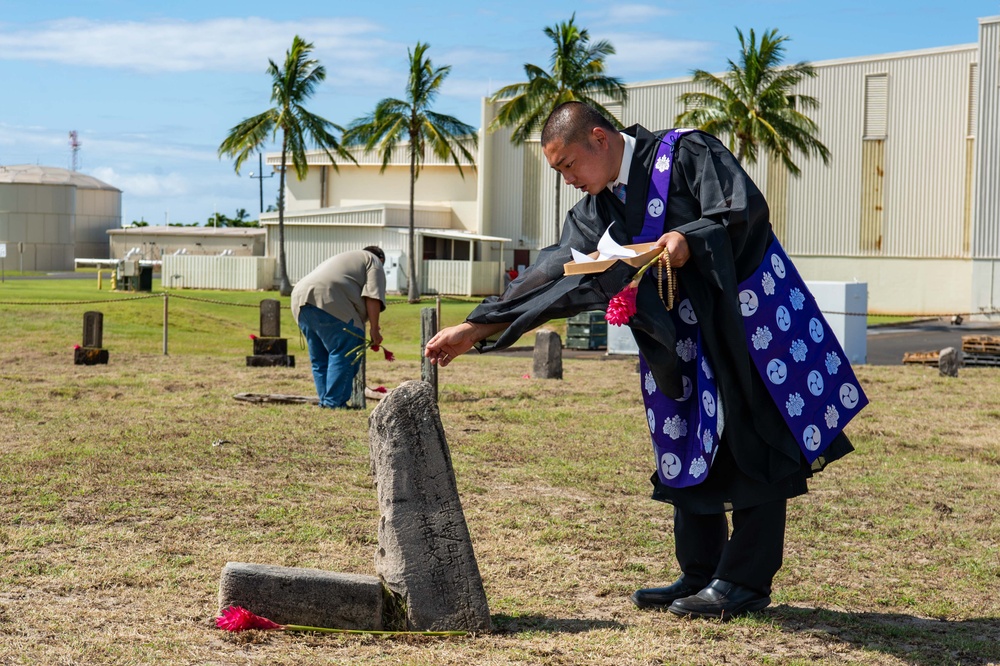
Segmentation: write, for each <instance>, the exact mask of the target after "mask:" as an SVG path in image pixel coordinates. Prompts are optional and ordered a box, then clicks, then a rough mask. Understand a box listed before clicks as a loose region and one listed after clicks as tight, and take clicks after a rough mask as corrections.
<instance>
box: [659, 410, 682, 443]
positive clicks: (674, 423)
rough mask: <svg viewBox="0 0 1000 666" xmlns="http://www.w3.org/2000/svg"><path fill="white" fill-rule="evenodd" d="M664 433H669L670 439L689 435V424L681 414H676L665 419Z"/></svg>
mask: <svg viewBox="0 0 1000 666" xmlns="http://www.w3.org/2000/svg"><path fill="white" fill-rule="evenodd" d="M663 434H664V435H669V436H670V439H680V438H681V437H687V434H688V424H687V421H686V420H684V419H682V418H681V415H680V414H675V415H674V416H673V417H672V418H668V419H664V420H663Z"/></svg>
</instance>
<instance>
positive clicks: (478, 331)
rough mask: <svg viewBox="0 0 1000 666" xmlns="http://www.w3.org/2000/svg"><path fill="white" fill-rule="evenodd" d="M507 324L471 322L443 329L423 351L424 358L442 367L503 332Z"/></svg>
mask: <svg viewBox="0 0 1000 666" xmlns="http://www.w3.org/2000/svg"><path fill="white" fill-rule="evenodd" d="M508 325H509V324H506V323H504V324H474V323H472V322H471V321H466V322H462V323H461V324H459V325H458V326H449V327H448V328H443V329H441V330H440V331H438V332H437V334H435V335H434V337H433V338H431V339H430V341H428V343H427V347H426V348H425V349H424V356H426V357H427V358H429V359H430V360H431V363H434V364H435V365H440V366H441V367H444V366H446V365H448V364H449V363H451V361H452V359H454V358H455V357H456V356H460V355H462V354H464V353H465V352H467V351H469V350H470V349H472V346H473V345H475V344H476V343H477V342H479V341H480V340H485V339H486V338H488V337H490V336H491V335H493V334H494V333H497V332H499V331H502V330H504V329H505V328H507V326H508Z"/></svg>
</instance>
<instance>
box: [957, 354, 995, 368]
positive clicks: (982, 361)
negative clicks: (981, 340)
mask: <svg viewBox="0 0 1000 666" xmlns="http://www.w3.org/2000/svg"><path fill="white" fill-rule="evenodd" d="M962 363H963V364H964V365H977V366H982V367H990V368H1000V353H997V354H983V353H979V352H972V353H969V352H966V353H965V354H964V358H963V359H962Z"/></svg>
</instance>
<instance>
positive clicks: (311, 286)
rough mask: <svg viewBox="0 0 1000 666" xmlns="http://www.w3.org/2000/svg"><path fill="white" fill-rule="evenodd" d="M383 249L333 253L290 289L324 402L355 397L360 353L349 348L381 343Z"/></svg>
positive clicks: (337, 402) (337, 403)
mask: <svg viewBox="0 0 1000 666" xmlns="http://www.w3.org/2000/svg"><path fill="white" fill-rule="evenodd" d="M384 262H385V254H384V253H383V252H382V250H381V248H378V247H375V246H370V247H366V248H365V249H363V250H352V251H350V252H342V253H340V254H337V255H334V256H332V257H330V258H329V259H327V260H326V261H324V262H323V263H321V264H320V265H319V266H317V267H316V268H314V269H313V270H312V272H311V273H309V274H308V275H306V276H305V277H304V278H302V279H301V280H299V281H298V283H297V284H296V285H295V288H294V289H292V315H293V316H294V317H295V322H296V323H297V324H298V325H299V328H300V329H302V333H303V335H305V338H306V342H307V343H308V345H309V360H310V361H311V362H312V373H313V380H314V381H315V382H316V394H317V395H318V396H319V406H320V407H344V406H345V405H347V401H348V400H350V398H351V389H352V388H353V385H354V375H356V374H357V372H358V367H360V366H359V364H358V362H357V359H354V358H350V357H349V356H348V353H349V352H350V351H351V350H353V349H356V348H357V347H358V345H365V346H367V343H366V341H365V323H366V322H367V323H368V328H369V331H370V332H371V341H372V344H375V345H380V344H382V333H381V332H380V331H379V323H378V320H379V315H380V313H381V312H382V310H385V269H384V268H383V267H382V265H383V263H384Z"/></svg>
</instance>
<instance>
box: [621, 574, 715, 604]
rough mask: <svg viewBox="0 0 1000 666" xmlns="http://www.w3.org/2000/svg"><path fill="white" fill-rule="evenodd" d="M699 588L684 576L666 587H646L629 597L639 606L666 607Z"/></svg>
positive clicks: (699, 587)
mask: <svg viewBox="0 0 1000 666" xmlns="http://www.w3.org/2000/svg"><path fill="white" fill-rule="evenodd" d="M700 589H701V586H699V585H692V584H691V583H688V582H687V581H686V580H685V579H684V576H681V577H680V578H678V579H677V580H676V581H674V583H673V584H672V585H668V586H667V587H647V588H644V589H642V590H638V591H636V592H635V593H634V594H633V595H632V596H631V597H630V599H631V600H632V603H634V604H635V605H636V606H638V607H639V608H660V609H664V608H667V607H668V606H669V605H670V604H672V603H673V602H674V601H676V600H677V599H682V598H684V597H688V596H691V595H692V594H695V593H696V592H698V590H700Z"/></svg>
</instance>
